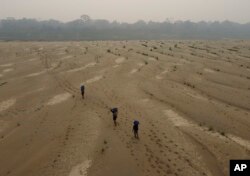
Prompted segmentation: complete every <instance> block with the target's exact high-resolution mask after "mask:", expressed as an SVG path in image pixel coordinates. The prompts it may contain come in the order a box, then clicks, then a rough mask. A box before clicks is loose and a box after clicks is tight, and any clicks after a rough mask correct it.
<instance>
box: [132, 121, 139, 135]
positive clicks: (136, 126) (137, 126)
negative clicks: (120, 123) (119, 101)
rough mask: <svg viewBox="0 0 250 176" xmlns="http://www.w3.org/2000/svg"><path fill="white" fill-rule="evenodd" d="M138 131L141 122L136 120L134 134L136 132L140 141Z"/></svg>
mask: <svg viewBox="0 0 250 176" xmlns="http://www.w3.org/2000/svg"><path fill="white" fill-rule="evenodd" d="M138 130H139V121H137V120H135V121H134V125H133V132H134V135H135V138H137V139H139V135H138Z"/></svg>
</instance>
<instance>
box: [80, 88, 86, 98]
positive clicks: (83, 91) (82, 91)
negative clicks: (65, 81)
mask: <svg viewBox="0 0 250 176" xmlns="http://www.w3.org/2000/svg"><path fill="white" fill-rule="evenodd" d="M80 89H81V94H82V99H84V93H85V86H84V85H81V88H80Z"/></svg>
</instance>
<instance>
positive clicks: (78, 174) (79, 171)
mask: <svg viewBox="0 0 250 176" xmlns="http://www.w3.org/2000/svg"><path fill="white" fill-rule="evenodd" d="M90 166H91V160H87V161H84V162H83V163H81V164H78V165H77V166H75V167H73V168H72V170H71V171H70V173H69V176H87V170H88V168H89V167H90Z"/></svg>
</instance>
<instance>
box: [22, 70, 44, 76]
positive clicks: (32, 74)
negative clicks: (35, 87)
mask: <svg viewBox="0 0 250 176" xmlns="http://www.w3.org/2000/svg"><path fill="white" fill-rule="evenodd" d="M45 72H46V71H45V70H44V71H40V72H36V73H31V74H28V75H26V76H24V77H26V78H28V77H34V76H39V75H41V74H43V73H45Z"/></svg>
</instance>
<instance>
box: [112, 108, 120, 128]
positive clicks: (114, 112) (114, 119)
mask: <svg viewBox="0 0 250 176" xmlns="http://www.w3.org/2000/svg"><path fill="white" fill-rule="evenodd" d="M110 111H111V112H112V114H113V121H114V125H115V126H116V125H117V123H116V119H117V116H118V108H111V109H110Z"/></svg>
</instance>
